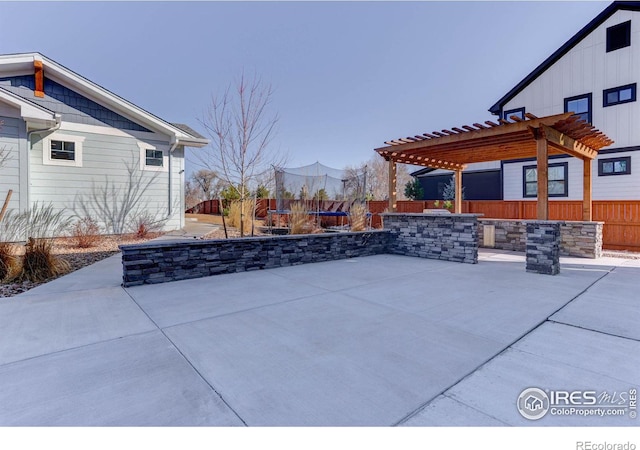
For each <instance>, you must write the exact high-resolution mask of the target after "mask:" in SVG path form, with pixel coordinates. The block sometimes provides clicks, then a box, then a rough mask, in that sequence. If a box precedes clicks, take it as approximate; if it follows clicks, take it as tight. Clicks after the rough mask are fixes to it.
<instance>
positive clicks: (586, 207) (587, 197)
mask: <svg viewBox="0 0 640 450" xmlns="http://www.w3.org/2000/svg"><path fill="white" fill-rule="evenodd" d="M592 161H593V160H592V159H589V158H584V159H583V160H582V174H583V176H582V192H583V194H582V220H584V221H585V222H591V220H592V218H593V215H592V206H591V205H592V203H591V162H592Z"/></svg>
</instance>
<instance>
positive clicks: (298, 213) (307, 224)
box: [289, 202, 318, 234]
mask: <svg viewBox="0 0 640 450" xmlns="http://www.w3.org/2000/svg"><path fill="white" fill-rule="evenodd" d="M316 232H318V230H317V227H316V224H315V223H314V221H313V220H310V219H309V213H308V212H307V208H306V207H305V205H304V203H302V202H295V203H294V204H293V205H291V213H290V214H289V233H290V234H311V233H316Z"/></svg>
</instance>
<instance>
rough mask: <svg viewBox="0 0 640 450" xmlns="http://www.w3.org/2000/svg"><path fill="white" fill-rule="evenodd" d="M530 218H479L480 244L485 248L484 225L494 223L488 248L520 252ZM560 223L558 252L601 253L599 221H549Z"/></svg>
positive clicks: (524, 245)
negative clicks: (493, 239)
mask: <svg viewBox="0 0 640 450" xmlns="http://www.w3.org/2000/svg"><path fill="white" fill-rule="evenodd" d="M529 222H532V221H530V220H509V219H479V220H478V224H479V225H478V236H479V238H478V239H479V242H480V247H485V242H484V226H485V225H493V226H495V245H494V246H493V247H491V248H497V249H500V250H509V251H517V252H524V251H526V243H527V224H528V223H529ZM553 222H556V223H559V224H560V255H562V256H578V257H582V258H592V259H594V258H600V257H601V256H602V228H603V224H604V223H603V222H574V221H563V220H560V221H553Z"/></svg>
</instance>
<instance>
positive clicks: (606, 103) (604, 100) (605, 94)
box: [602, 83, 636, 108]
mask: <svg viewBox="0 0 640 450" xmlns="http://www.w3.org/2000/svg"><path fill="white" fill-rule="evenodd" d="M625 89H631V98H630V99H629V100H618V101H617V102H609V101H608V99H607V97H608V96H609V94H611V93H612V92H618V98H620V91H623V90H625ZM635 101H636V83H631V84H625V85H624V86H618V87H614V88H611V89H605V90H604V91H602V107H603V108H606V107H607V106H614V105H622V104H623V103H631V102H635Z"/></svg>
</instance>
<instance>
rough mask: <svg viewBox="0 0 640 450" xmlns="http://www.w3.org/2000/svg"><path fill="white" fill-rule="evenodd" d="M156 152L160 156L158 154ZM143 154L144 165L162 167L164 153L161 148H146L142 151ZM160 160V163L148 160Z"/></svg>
mask: <svg viewBox="0 0 640 450" xmlns="http://www.w3.org/2000/svg"><path fill="white" fill-rule="evenodd" d="M149 152H151V153H152V156H149ZM158 154H159V155H160V156H158ZM144 156H145V161H144V165H145V166H146V167H164V153H163V151H162V150H155V149H152V148H147V149H145V152H144ZM150 160H151V161H160V164H153V163H151V164H149V161H150Z"/></svg>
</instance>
